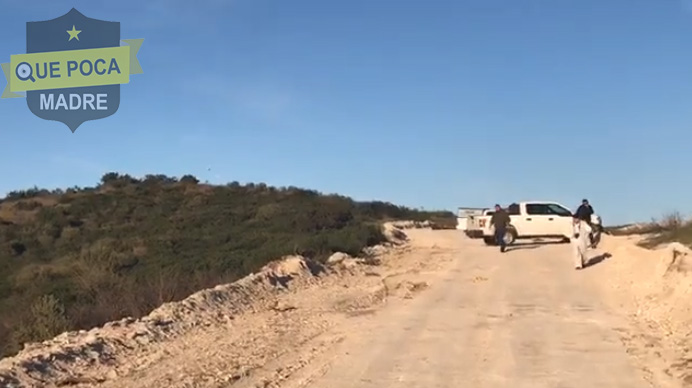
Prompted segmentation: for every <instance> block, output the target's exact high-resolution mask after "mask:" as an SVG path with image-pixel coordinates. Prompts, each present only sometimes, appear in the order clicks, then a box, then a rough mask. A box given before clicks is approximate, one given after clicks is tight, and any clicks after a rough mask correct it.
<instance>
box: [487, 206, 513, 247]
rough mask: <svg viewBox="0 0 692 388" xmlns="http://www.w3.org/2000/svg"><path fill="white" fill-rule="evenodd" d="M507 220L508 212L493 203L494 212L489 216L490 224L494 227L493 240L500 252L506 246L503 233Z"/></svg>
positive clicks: (508, 219)
mask: <svg viewBox="0 0 692 388" xmlns="http://www.w3.org/2000/svg"><path fill="white" fill-rule="evenodd" d="M509 222H510V218H509V214H507V212H506V211H504V209H502V207H500V205H495V213H493V215H492V217H490V225H491V226H492V227H494V228H495V242H496V243H497V245H499V246H500V252H504V251H505V248H506V244H505V233H506V232H507V226H508V225H509Z"/></svg>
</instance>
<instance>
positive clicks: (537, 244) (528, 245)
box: [505, 241, 565, 252]
mask: <svg viewBox="0 0 692 388" xmlns="http://www.w3.org/2000/svg"><path fill="white" fill-rule="evenodd" d="M558 244H565V242H563V241H532V242H525V243H514V244H512V245H510V246H508V247H507V248H506V249H505V252H511V251H518V250H520V249H536V248H540V247H542V246H544V245H558Z"/></svg>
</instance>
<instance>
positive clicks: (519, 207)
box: [474, 201, 602, 245]
mask: <svg viewBox="0 0 692 388" xmlns="http://www.w3.org/2000/svg"><path fill="white" fill-rule="evenodd" d="M505 210H506V211H507V213H508V214H509V218H510V225H509V227H508V228H507V233H506V234H505V242H506V243H507V245H509V244H512V243H514V241H516V240H517V239H533V238H562V239H564V240H566V241H569V240H570V238H571V237H572V234H573V232H574V229H573V219H572V214H573V213H572V211H571V210H570V209H569V208H567V207H566V206H563V205H561V204H559V203H557V202H549V201H527V202H520V203H513V204H511V205H509V206H508V207H507V209H505ZM490 217H491V216H490V215H484V216H480V217H476V220H475V221H474V222H476V223H478V226H479V227H480V228H481V229H482V231H483V241H485V243H486V244H488V245H495V238H494V230H493V228H491V227H490ZM591 222H592V223H593V224H595V225H597V226H598V227H599V228H600V226H601V225H602V223H601V218H600V217H599V216H598V215H596V214H594V215H592V216H591Z"/></svg>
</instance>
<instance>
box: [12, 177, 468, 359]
mask: <svg viewBox="0 0 692 388" xmlns="http://www.w3.org/2000/svg"><path fill="white" fill-rule="evenodd" d="M403 219H406V220H418V221H423V220H430V221H432V222H433V223H434V224H435V225H437V227H441V228H453V227H454V222H455V218H454V215H453V214H452V213H450V212H444V211H441V212H424V211H418V210H413V209H409V208H405V207H400V206H395V205H392V204H390V203H385V202H357V201H354V200H352V199H350V198H348V197H344V196H339V195H323V194H320V193H318V192H316V191H313V190H306V189H299V188H296V187H287V188H275V187H270V186H267V185H265V184H246V185H241V184H239V183H237V182H233V183H229V184H227V185H225V186H212V185H207V184H201V183H199V182H198V180H197V179H196V178H195V177H193V176H189V175H187V176H183V177H182V178H180V179H177V178H172V177H167V176H164V175H148V176H146V177H145V178H143V179H135V178H133V177H131V176H129V175H121V174H118V173H108V174H106V175H104V176H103V177H102V179H101V182H100V184H98V185H97V186H96V187H91V188H79V187H74V188H71V189H68V190H53V191H48V190H41V189H38V188H34V189H30V190H23V191H16V192H12V193H10V194H8V195H7V197H6V198H4V199H3V200H2V201H1V202H0V353H1V355H3V356H6V355H9V354H13V353H15V352H17V351H18V350H20V349H21V346H22V344H23V343H25V342H33V341H40V340H44V339H47V338H50V337H53V336H54V335H56V334H59V333H61V332H63V331H65V330H73V329H82V328H90V327H94V326H98V325H101V324H103V323H105V322H108V321H111V320H115V319H119V318H122V317H124V316H132V317H140V316H143V315H145V314H146V313H148V312H149V311H151V310H152V309H153V308H155V307H156V306H159V305H161V304H162V303H165V302H169V301H175V300H180V299H182V298H184V297H186V296H187V295H189V294H191V293H192V292H194V291H197V290H199V289H203V288H206V287H211V286H214V285H216V284H219V283H225V282H231V281H234V280H237V279H239V278H241V277H243V276H245V275H247V274H249V273H251V272H254V271H257V270H258V269H259V268H261V267H262V266H263V265H265V264H266V263H268V262H269V261H271V260H274V259H277V258H279V257H281V256H283V255H288V254H301V255H304V256H306V257H311V258H314V259H317V260H324V259H325V258H326V257H328V256H329V255H330V254H331V253H333V252H336V251H341V252H346V253H349V254H351V255H357V254H358V253H359V252H361V250H362V249H363V248H364V247H366V246H371V245H375V244H378V243H381V242H383V241H384V240H385V238H384V236H383V234H382V232H381V230H380V227H379V226H380V225H381V223H382V222H383V221H387V220H403Z"/></svg>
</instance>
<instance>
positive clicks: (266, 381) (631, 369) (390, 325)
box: [7, 229, 686, 388]
mask: <svg viewBox="0 0 692 388" xmlns="http://www.w3.org/2000/svg"><path fill="white" fill-rule="evenodd" d="M406 233H407V234H408V235H409V237H410V242H409V243H408V244H406V245H405V246H401V247H399V248H395V249H393V250H392V251H390V252H389V253H387V254H385V255H384V256H383V257H382V262H381V264H380V265H375V266H369V265H356V266H353V265H351V266H348V267H347V268H346V267H345V268H342V269H341V270H339V271H337V272H336V273H334V274H332V275H329V276H326V277H318V278H317V280H314V281H313V280H309V279H308V280H306V281H307V285H306V286H291V287H293V289H291V288H290V287H289V289H288V290H285V291H280V292H273V291H272V292H270V293H269V294H257V295H258V296H257V297H253V298H255V299H257V298H259V296H261V298H260V299H258V300H261V301H263V302H262V304H261V305H256V306H255V307H253V308H252V309H251V310H249V311H247V312H244V313H239V314H235V315H233V316H229V315H228V314H226V313H223V314H222V312H223V311H225V310H224V307H223V306H220V307H218V308H217V307H215V306H216V305H214V303H217V302H215V301H214V300H215V299H214V298H211V296H210V297H209V298H207V299H200V298H197V299H195V300H196V301H197V302H189V303H187V305H188V306H190V307H189V308H190V309H192V310H189V311H190V313H189V314H191V315H187V316H189V317H194V316H199V315H204V316H206V317H207V318H204V319H202V320H199V319H198V320H197V321H198V323H196V324H195V325H193V326H190V325H187V326H189V327H190V329H189V330H188V329H186V331H184V332H182V331H181V333H183V334H180V335H175V336H173V335H168V339H162V340H159V339H157V338H158V337H156V336H153V335H147V334H146V333H147V330H149V329H147V330H143V331H142V329H137V330H138V332H132V330H130V331H122V330H124V329H122V330H121V329H118V328H117V327H115V328H110V329H108V330H110V331H108V332H106V333H104V334H98V336H109V338H111V339H110V340H107V341H106V343H108V344H111V345H107V346H101V348H96V347H94V346H90V347H82V348H81V349H87V350H86V351H80V353H79V355H77V356H75V354H77V353H76V351H70V352H72V353H69V354H70V356H69V357H64V356H59V357H58V356H49V357H48V356H45V357H44V356H40V355H39V356H32V357H33V358H32V360H34V361H32V362H34V364H28V363H26V362H24V361H16V362H15V361H12V362H13V364H12V365H25V366H23V367H21V368H20V367H16V366H11V367H10V368H13V369H10V370H14V371H15V372H12V373H13V375H12V376H14V377H12V378H13V379H14V380H12V381H17V382H26V383H24V384H18V385H15V386H19V387H39V386H58V385H61V384H67V383H69V385H71V386H73V387H85V388H86V387H90V388H93V387H100V388H115V387H129V388H138V387H147V388H152V387H167V388H176V387H181V388H182V387H237V388H257V387H265V388H266V387H274V388H346V387H348V388H359V387H362V388H365V387H378V388H380V387H387V388H396V387H402V388H403V387H406V388H417V387H418V388H434V387H450V388H457V387H474V388H482V387H513V388H522V387H532V388H536V387H555V388H558V387H560V388H568V387H608V388H616V387H623V388H639V387H658V388H669V387H670V388H673V387H682V386H683V385H679V384H678V383H676V382H674V381H673V378H672V377H671V376H672V374H673V372H671V371H670V368H671V367H670V366H671V363H670V362H669V363H667V364H666V363H662V361H661V357H659V356H660V355H661V352H663V349H662V348H661V347H662V346H661V343H660V342H656V341H654V340H649V338H653V337H652V336H651V335H648V336H647V335H645V334H646V331H645V330H644V331H643V330H641V329H638V328H637V327H635V326H633V321H632V319H629V318H630V317H628V316H627V313H628V312H631V306H630V305H628V303H629V302H627V301H626V297H627V287H628V286H627V283H626V282H625V281H624V280H623V279H625V278H624V277H622V276H620V275H617V273H624V272H622V271H621V272H617V273H616V272H614V269H616V268H620V267H622V266H624V265H625V264H626V263H625V262H626V261H627V260H624V259H623V257H619V256H617V255H616V256H615V257H613V258H610V259H605V260H603V261H602V260H601V259H602V256H599V254H602V253H606V252H603V251H601V252H598V251H597V252H592V256H594V257H593V259H592V265H591V266H589V267H587V268H586V269H584V270H582V271H575V270H574V269H573V268H572V259H571V257H570V256H569V255H570V254H571V247H570V246H569V245H566V244H543V245H538V244H523V245H518V246H516V247H513V248H510V250H509V251H508V252H506V253H504V254H501V253H500V252H499V250H498V249H496V248H492V247H486V246H484V245H483V243H482V242H481V241H478V240H471V239H467V238H465V237H463V236H462V235H461V233H459V232H458V231H433V230H429V229H421V230H407V231H406ZM630 245H631V244H630ZM604 246H605V248H606V249H609V248H608V244H604ZM613 250H615V249H613ZM618 252H620V251H618ZM647 262H652V261H651V260H647ZM616 263H617V265H615V264H616ZM623 268H624V267H623ZM618 276H620V279H619V280H618ZM681 276H683V275H681ZM308 277H309V275H308ZM642 279H643V278H642ZM296 281H297V280H296ZM609 281H613V282H616V281H619V283H618V284H619V286H618V287H620V286H623V285H624V287H621V288H622V289H623V290H624V292H623V293H618V292H617V291H614V288H612V287H610V286H607V287H606V286H605V284H607V283H608V282H609ZM253 282H254V281H253ZM263 287H266V286H263ZM205 300H206V301H207V302H205V303H211V304H206V305H204V306H203V307H201V305H200V307H195V306H197V305H198V304H199V303H201V302H204V301H205ZM223 303H224V302H223V301H220V302H218V304H220V305H223ZM628 306H630V307H629V308H630V310H628ZM195 309H197V310H195ZM217 310H218V311H217ZM195 311H197V312H195ZM217 315H218V316H221V317H222V318H219V319H217V318H215V317H216V316H217ZM171 319H174V320H175V319H178V320H181V321H180V322H185V320H188V319H190V318H171ZM183 326H184V325H183ZM183 326H180V325H179V327H183ZM187 326H186V327H187ZM118 330H121V331H122V332H120V331H118ZM128 330H129V329H128ZM152 330H153V329H152ZM157 330H158V329H157ZM139 331H142V332H141V333H140V332H139ZM108 333H111V334H108ZM95 335H96V334H94V335H91V336H92V337H93V336H95ZM86 336H87V337H89V336H90V335H89V334H86ZM132 338H135V339H134V340H133V339H132ZM638 338H647V341H648V342H647V341H644V342H642V341H639V340H638ZM140 339H142V340H140ZM123 341H124V342H123ZM128 341H129V342H128ZM119 343H122V344H123V345H117V344H119ZM113 344H115V345H113ZM91 353H95V355H93V356H92V355H90V354H91ZM37 354H38V353H37ZM61 354H63V353H61ZM41 357H43V358H41ZM36 360H44V361H40V362H39V361H36ZM48 360H53V361H48ZM71 360H74V361H71ZM80 360H81V361H80ZM7 365H10V363H7ZM26 365H29V366H26ZM32 365H33V366H32ZM80 365H81V366H80ZM681 365H683V366H681V367H679V368H678V370H677V371H676V372H675V373H677V374H678V377H679V376H683V373H685V372H684V370H683V369H685V368H686V366H684V365H686V364H681ZM47 366H48V367H47ZM666 368H669V370H668V372H667V373H666V372H665V371H666ZM680 368H683V369H680ZM8 376H9V375H8ZM40 381H43V383H40ZM37 382H39V383H37Z"/></svg>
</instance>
